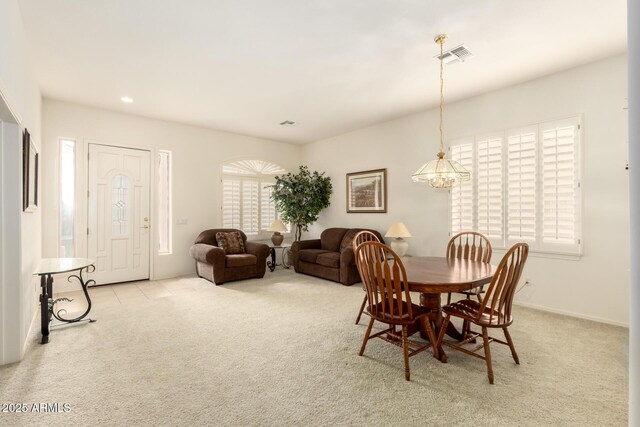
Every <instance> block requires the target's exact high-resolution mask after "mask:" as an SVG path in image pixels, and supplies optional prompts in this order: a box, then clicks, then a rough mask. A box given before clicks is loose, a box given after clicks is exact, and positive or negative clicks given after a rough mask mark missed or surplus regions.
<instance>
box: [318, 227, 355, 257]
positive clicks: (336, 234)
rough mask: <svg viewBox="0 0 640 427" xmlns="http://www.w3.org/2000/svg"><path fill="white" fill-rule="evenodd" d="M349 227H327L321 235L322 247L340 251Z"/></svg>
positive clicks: (331, 250)
mask: <svg viewBox="0 0 640 427" xmlns="http://www.w3.org/2000/svg"><path fill="white" fill-rule="evenodd" d="M348 230H349V229H348V228H327V229H326V230H324V231H323V232H322V234H321V235H320V248H321V249H324V250H325V251H330V252H339V251H340V243H341V242H342V238H343V237H344V235H345V233H346V232H347V231H348Z"/></svg>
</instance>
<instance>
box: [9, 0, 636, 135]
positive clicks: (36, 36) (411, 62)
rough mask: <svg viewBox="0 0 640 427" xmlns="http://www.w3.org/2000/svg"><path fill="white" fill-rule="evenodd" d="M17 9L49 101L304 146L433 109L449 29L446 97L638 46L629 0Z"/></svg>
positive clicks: (184, 0)
mask: <svg viewBox="0 0 640 427" xmlns="http://www.w3.org/2000/svg"><path fill="white" fill-rule="evenodd" d="M19 1H20V7H21V10H22V15H23V20H24V25H25V28H26V33H27V37H28V38H29V40H30V43H31V45H32V48H33V59H34V62H35V65H36V68H37V78H38V81H39V83H40V87H41V90H42V93H43V96H44V97H48V98H54V99H60V100H66V101H72V102H77V103H80V104H86V105H91V106H97V107H103V108H107V109H111V110H116V111H123V112H127V113H132V114H137V115H142V116H147V117H153V118H158V119H164V120H171V121H177V122H182V123H187V124H192V125H197V126H204V127H208V128H213V129H219V130H225V131H230V132H235V133H240V134H246V135H253V136H258V137H263V138H270V139H275V140H281V141H287V142H295V143H307V142H311V141H316V140H320V139H324V138H327V137H331V136H334V135H338V134H341V133H344V132H348V131H351V130H354V129H358V128H361V127H364V126H368V125H371V124H374V123H378V122H381V121H385V120H390V119H393V118H396V117H399V116H402V115H405V114H409V113H412V112H416V111H419V110H422V109H426V108H429V107H433V106H435V105H437V103H438V98H439V93H438V83H439V81H438V61H437V60H435V59H434V56H435V55H436V54H437V53H438V46H437V45H436V44H435V43H434V42H433V37H434V36H435V35H437V34H439V33H443V32H444V33H447V34H449V41H448V42H447V44H446V45H445V49H446V48H452V47H455V46H457V45H459V44H463V43H464V44H466V45H467V46H468V47H469V48H470V50H471V51H472V52H473V53H474V54H475V57H474V58H472V59H469V60H468V61H467V62H465V63H458V64H453V65H449V66H446V68H445V96H446V97H447V100H455V99H461V98H466V97H469V96H473V95H476V94H480V93H483V92H487V91H490V90H493V89H496V88H499V87H504V86H508V85H511V84H515V83H518V82H521V81H526V80H529V79H531V78H535V77H537V76H541V75H545V74H550V73H553V72H555V71H558V70H562V69H566V68H570V67H572V66H576V65H579V64H583V63H586V62H590V61H593V60H596V59H599V58H605V57H608V56H613V55H616V54H620V53H623V52H625V51H626V46H627V43H626V33H627V29H626V3H627V2H626V0H608V1H602V0H562V1H558V0H512V1H504V0H482V1H478V0H447V1H443V0H437V1H436V0H316V1H299V0H270V1H264V0H233V1H223V0H103V1H96V0H92V1H86V0H47V1H42V0H19ZM125 95H127V96H130V97H132V98H133V99H134V100H135V102H134V103H132V104H124V103H122V102H121V101H120V97H122V96H125ZM284 120H293V121H296V122H299V123H300V124H299V125H298V126H296V127H284V126H280V125H279V123H280V122H282V121H284Z"/></svg>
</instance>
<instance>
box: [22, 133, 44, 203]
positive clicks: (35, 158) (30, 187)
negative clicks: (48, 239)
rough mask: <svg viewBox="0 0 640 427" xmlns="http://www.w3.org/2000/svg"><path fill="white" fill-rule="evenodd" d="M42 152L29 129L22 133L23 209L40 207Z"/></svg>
mask: <svg viewBox="0 0 640 427" xmlns="http://www.w3.org/2000/svg"><path fill="white" fill-rule="evenodd" d="M39 157H40V154H39V153H38V150H37V148H36V146H35V144H34V143H33V141H32V140H31V135H30V134H29V131H28V130H27V129H25V130H24V132H23V134H22V210H23V211H24V212H35V211H36V209H37V208H38V162H39Z"/></svg>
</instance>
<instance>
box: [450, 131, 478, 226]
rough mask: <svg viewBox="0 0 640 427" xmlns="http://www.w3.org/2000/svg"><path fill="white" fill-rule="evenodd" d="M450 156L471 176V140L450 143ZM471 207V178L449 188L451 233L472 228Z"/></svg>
mask: <svg viewBox="0 0 640 427" xmlns="http://www.w3.org/2000/svg"><path fill="white" fill-rule="evenodd" d="M454 144H455V143H454ZM451 158H452V159H453V160H455V161H457V162H459V163H460V164H461V165H462V166H463V167H464V168H465V169H467V170H468V171H469V172H471V176H473V170H472V169H473V142H471V141H468V142H461V143H458V144H456V145H452V146H451ZM473 208H474V206H473V180H469V181H463V182H462V183H460V184H459V185H457V186H455V187H453V188H452V189H451V233H452V235H454V234H457V233H460V232H461V231H471V230H473Z"/></svg>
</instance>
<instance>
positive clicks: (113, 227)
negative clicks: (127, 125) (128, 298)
mask: <svg viewBox="0 0 640 427" xmlns="http://www.w3.org/2000/svg"><path fill="white" fill-rule="evenodd" d="M149 173H150V153H149V151H145V150H135V149H131V148H121V147H111V146H107V145H99V144H89V221H88V223H89V229H88V233H89V236H88V244H89V258H91V259H92V260H94V261H95V266H96V271H95V272H94V273H93V274H91V278H92V279H94V280H95V281H96V283H97V284H98V285H104V284H107V283H117V282H127V281H132V280H144V279H148V278H149V238H150V235H151V233H150V232H149V231H150V228H149V226H150V224H149V179H150V178H149Z"/></svg>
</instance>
